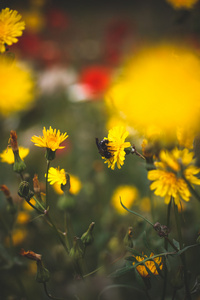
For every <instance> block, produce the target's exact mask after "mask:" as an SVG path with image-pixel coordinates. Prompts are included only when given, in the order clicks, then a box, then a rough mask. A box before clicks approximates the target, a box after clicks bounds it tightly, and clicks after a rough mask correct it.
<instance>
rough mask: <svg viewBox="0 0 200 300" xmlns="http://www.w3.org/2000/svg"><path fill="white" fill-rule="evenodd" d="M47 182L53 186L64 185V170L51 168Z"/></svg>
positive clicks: (65, 180)
mask: <svg viewBox="0 0 200 300" xmlns="http://www.w3.org/2000/svg"><path fill="white" fill-rule="evenodd" d="M48 181H49V183H50V184H51V185H53V184H54V183H58V184H63V185H65V184H66V183H67V179H66V172H65V170H64V169H61V170H60V168H59V167H58V168H53V167H51V168H50V169H49V173H48Z"/></svg>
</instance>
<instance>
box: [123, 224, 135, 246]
mask: <svg viewBox="0 0 200 300" xmlns="http://www.w3.org/2000/svg"><path fill="white" fill-rule="evenodd" d="M124 246H125V247H129V248H133V246H134V244H133V228H132V227H129V228H128V231H127V233H126V235H125V237H124Z"/></svg>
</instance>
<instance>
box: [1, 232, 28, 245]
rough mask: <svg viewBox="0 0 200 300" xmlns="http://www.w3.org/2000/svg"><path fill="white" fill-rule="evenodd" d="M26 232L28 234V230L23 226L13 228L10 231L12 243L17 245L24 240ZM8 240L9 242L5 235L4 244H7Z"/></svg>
mask: <svg viewBox="0 0 200 300" xmlns="http://www.w3.org/2000/svg"><path fill="white" fill-rule="evenodd" d="M27 234H28V232H27V230H26V229H24V228H16V229H14V230H13V232H12V244H13V246H18V245H19V244H21V243H22V242H23V241H24V240H25V238H26V237H27ZM9 242H10V240H9V238H8V237H6V239H5V243H6V245H9Z"/></svg>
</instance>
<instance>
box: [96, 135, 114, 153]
mask: <svg viewBox="0 0 200 300" xmlns="http://www.w3.org/2000/svg"><path fill="white" fill-rule="evenodd" d="M108 143H109V141H108V140H107V139H103V140H102V141H100V142H99V139H98V138H96V145H97V148H98V150H99V153H100V154H101V156H103V157H105V158H111V157H112V156H113V155H112V153H111V152H110V151H109V149H108Z"/></svg>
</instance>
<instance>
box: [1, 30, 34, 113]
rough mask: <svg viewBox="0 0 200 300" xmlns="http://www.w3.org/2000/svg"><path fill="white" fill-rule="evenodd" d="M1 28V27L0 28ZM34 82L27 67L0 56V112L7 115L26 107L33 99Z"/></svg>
mask: <svg viewBox="0 0 200 300" xmlns="http://www.w3.org/2000/svg"><path fill="white" fill-rule="evenodd" d="M0 30H1V29H0ZM33 87H34V83H33V80H32V78H31V73H30V71H29V70H28V69H25V68H24V67H21V66H20V65H19V63H17V61H12V62H11V60H10V59H9V58H8V57H5V56H4V57H3V56H1V57H0V99H1V101H0V114H1V115H3V116H8V115H10V114H12V113H15V112H17V111H21V110H25V109H28V108H29V106H30V103H31V102H32V100H33Z"/></svg>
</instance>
